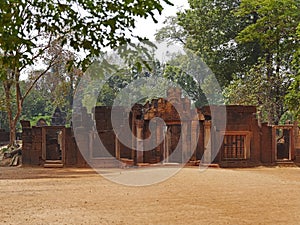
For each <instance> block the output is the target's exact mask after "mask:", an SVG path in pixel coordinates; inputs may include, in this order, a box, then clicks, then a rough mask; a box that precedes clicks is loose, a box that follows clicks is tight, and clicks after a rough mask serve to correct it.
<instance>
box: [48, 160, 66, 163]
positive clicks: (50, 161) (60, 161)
mask: <svg viewBox="0 0 300 225" xmlns="http://www.w3.org/2000/svg"><path fill="white" fill-rule="evenodd" d="M61 163H62V160H45V164H61Z"/></svg>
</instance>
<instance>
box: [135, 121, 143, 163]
mask: <svg viewBox="0 0 300 225" xmlns="http://www.w3.org/2000/svg"><path fill="white" fill-rule="evenodd" d="M136 125H137V126H136V136H137V152H136V154H137V163H143V162H144V160H143V156H144V146H143V144H144V143H143V125H144V122H143V121H141V120H137V121H136Z"/></svg>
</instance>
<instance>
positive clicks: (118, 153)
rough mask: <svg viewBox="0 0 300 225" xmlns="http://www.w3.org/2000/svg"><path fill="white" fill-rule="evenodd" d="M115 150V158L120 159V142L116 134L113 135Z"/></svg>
mask: <svg viewBox="0 0 300 225" xmlns="http://www.w3.org/2000/svg"><path fill="white" fill-rule="evenodd" d="M115 151H116V159H117V160H120V159H121V144H120V141H119V139H118V135H116V136H115Z"/></svg>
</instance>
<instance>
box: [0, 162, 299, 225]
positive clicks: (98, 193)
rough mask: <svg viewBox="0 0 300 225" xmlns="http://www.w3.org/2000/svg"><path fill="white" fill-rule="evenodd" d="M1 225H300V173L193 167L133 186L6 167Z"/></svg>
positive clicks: (74, 173)
mask: <svg viewBox="0 0 300 225" xmlns="http://www.w3.org/2000/svg"><path fill="white" fill-rule="evenodd" d="M0 224H300V168H256V169H208V170H207V171H206V172H202V173H200V172H199V170H198V169H196V168H185V169H183V170H182V171H181V172H179V173H178V174H177V175H175V176H174V177H172V178H170V179H168V180H167V181H165V182H162V183H160V184H156V185H151V186H147V187H127V186H122V185H118V184H114V183H112V182H110V181H108V180H106V179H104V178H103V177H101V176H99V175H98V174H95V173H94V172H93V171H92V170H89V169H42V168H3V167H2V168H0Z"/></svg>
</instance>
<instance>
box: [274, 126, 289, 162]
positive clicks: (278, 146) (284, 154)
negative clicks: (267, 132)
mask: <svg viewBox="0 0 300 225" xmlns="http://www.w3.org/2000/svg"><path fill="white" fill-rule="evenodd" d="M292 129H293V127H292V126H276V127H275V140H274V141H275V160H277V161H282V160H291V151H292Z"/></svg>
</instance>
